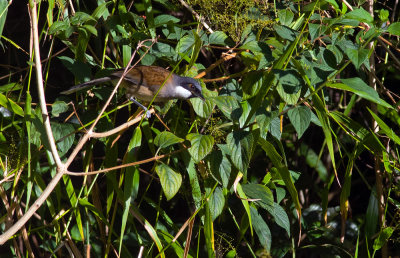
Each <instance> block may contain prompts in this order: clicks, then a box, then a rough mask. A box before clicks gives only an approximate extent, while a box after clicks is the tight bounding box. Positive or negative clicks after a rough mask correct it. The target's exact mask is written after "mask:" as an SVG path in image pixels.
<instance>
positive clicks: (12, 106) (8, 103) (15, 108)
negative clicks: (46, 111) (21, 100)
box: [0, 93, 24, 117]
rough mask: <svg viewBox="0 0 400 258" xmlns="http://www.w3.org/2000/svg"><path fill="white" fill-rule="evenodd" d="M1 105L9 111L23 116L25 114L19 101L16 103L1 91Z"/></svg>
mask: <svg viewBox="0 0 400 258" xmlns="http://www.w3.org/2000/svg"><path fill="white" fill-rule="evenodd" d="M0 106H3V107H5V108H7V109H8V110H9V111H12V112H14V113H15V114H17V115H19V116H22V117H23V116H24V111H23V110H22V108H21V107H20V106H19V105H18V104H17V103H15V102H14V101H12V100H11V99H10V98H7V97H6V96H4V95H3V94H1V93H0Z"/></svg>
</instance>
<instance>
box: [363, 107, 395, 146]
mask: <svg viewBox="0 0 400 258" xmlns="http://www.w3.org/2000/svg"><path fill="white" fill-rule="evenodd" d="M368 111H369V113H370V114H371V116H373V118H374V119H375V121H376V122H377V123H378V125H379V127H380V129H381V130H382V131H383V132H384V133H385V134H386V136H387V137H389V138H390V139H392V140H393V141H394V142H395V143H397V144H398V145H400V137H399V136H397V135H396V134H395V133H394V132H393V130H392V128H390V127H389V126H388V125H387V124H386V123H385V122H383V120H382V119H380V118H379V116H378V115H376V114H375V113H374V112H372V111H371V110H370V109H369V108H368Z"/></svg>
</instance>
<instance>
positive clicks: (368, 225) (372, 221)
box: [365, 187, 379, 239]
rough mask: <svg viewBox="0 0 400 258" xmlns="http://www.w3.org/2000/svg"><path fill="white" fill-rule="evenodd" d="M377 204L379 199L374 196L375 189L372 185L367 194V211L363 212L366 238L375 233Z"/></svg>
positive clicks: (377, 213)
mask: <svg viewBox="0 0 400 258" xmlns="http://www.w3.org/2000/svg"><path fill="white" fill-rule="evenodd" d="M378 205H379V201H378V199H377V198H376V189H375V187H374V188H373V189H372V191H371V194H370V196H369V201H368V206H367V211H366V213H365V235H366V237H367V238H368V239H370V238H372V236H373V235H375V233H377V232H376V231H377V230H376V229H377V225H378V216H379V212H378Z"/></svg>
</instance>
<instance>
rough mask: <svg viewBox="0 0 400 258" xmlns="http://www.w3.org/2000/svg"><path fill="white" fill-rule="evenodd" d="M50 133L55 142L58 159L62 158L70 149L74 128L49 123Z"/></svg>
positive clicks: (64, 124)
mask: <svg viewBox="0 0 400 258" xmlns="http://www.w3.org/2000/svg"><path fill="white" fill-rule="evenodd" d="M51 131H52V132H53V136H54V139H55V140H56V142H57V149H58V152H59V155H60V157H61V156H64V154H66V153H67V152H68V150H69V149H70V148H71V146H72V144H73V143H74V139H75V135H74V132H75V128H74V126H73V125H72V124H66V123H63V124H59V123H56V122H52V123H51Z"/></svg>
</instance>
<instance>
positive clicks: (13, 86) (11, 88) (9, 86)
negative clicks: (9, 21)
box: [0, 0, 23, 93]
mask: <svg viewBox="0 0 400 258" xmlns="http://www.w3.org/2000/svg"><path fill="white" fill-rule="evenodd" d="M0 1H2V0H0ZM22 87H23V85H22V84H20V83H18V82H12V83H7V84H4V85H2V86H0V93H3V92H10V91H15V90H20V89H22Z"/></svg>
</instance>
